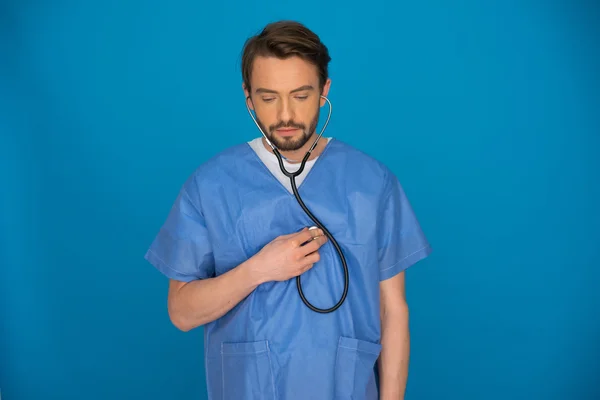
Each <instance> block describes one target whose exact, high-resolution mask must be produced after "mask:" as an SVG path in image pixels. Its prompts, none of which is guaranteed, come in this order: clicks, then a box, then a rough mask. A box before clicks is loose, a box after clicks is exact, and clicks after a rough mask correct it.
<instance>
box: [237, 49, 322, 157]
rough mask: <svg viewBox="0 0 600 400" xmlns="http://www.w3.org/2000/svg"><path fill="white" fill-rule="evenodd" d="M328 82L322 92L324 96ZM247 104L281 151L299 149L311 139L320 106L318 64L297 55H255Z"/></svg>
mask: <svg viewBox="0 0 600 400" xmlns="http://www.w3.org/2000/svg"><path fill="white" fill-rule="evenodd" d="M329 85H330V82H329V81H327V83H326V85H325V87H324V89H323V95H324V96H327V91H328V90H329ZM251 86H252V93H248V92H247V91H246V90H245V93H246V96H249V95H250V96H251V101H250V102H249V106H250V107H251V108H252V109H254V112H255V114H256V120H257V122H258V124H259V125H260V127H261V129H262V130H263V132H265V134H266V135H267V137H268V138H269V140H270V141H271V142H272V143H273V144H274V145H275V146H276V147H277V148H278V149H279V150H282V151H293V150H298V149H300V148H302V146H304V145H305V144H306V143H307V142H308V140H309V139H310V138H311V136H312V135H313V133H314V132H315V129H316V127H317V123H318V121H319V108H320V106H322V105H323V102H324V100H322V99H321V97H320V95H321V93H320V92H319V75H318V71H317V67H316V66H314V65H312V64H310V63H308V62H306V61H304V60H302V59H300V58H298V57H292V58H288V59H286V60H280V59H278V58H275V57H257V58H256V59H255V60H254V65H253V69H252V73H251Z"/></svg>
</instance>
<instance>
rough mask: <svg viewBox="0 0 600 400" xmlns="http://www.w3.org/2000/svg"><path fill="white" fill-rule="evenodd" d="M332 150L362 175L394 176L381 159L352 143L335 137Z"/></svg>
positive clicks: (386, 177)
mask: <svg viewBox="0 0 600 400" xmlns="http://www.w3.org/2000/svg"><path fill="white" fill-rule="evenodd" d="M331 144H332V145H333V146H332V151H333V152H334V153H335V154H336V155H338V156H341V157H343V158H344V159H345V163H346V165H348V167H349V168H350V169H352V170H357V172H360V174H361V175H362V176H368V175H371V176H372V177H381V178H383V179H389V178H390V177H393V176H394V173H393V172H392V171H391V169H390V168H389V167H388V166H387V165H386V164H385V163H384V162H382V161H381V160H379V159H378V158H376V157H375V156H373V155H372V154H369V153H368V152H367V151H365V150H363V149H360V148H358V147H356V146H354V145H352V144H349V143H347V142H344V141H343V140H339V139H336V140H335V141H334V142H333V141H332V143H331Z"/></svg>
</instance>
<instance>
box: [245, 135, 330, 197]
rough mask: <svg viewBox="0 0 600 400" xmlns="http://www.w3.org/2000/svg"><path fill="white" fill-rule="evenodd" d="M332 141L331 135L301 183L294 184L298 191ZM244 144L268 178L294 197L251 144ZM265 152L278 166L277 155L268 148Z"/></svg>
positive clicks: (312, 172)
mask: <svg viewBox="0 0 600 400" xmlns="http://www.w3.org/2000/svg"><path fill="white" fill-rule="evenodd" d="M333 141H335V138H333V137H331V138H329V140H328V141H327V144H326V145H325V147H324V148H323V151H322V152H321V154H319V156H318V157H317V158H316V159H315V160H314V164H313V166H312V167H311V169H310V171H308V173H307V174H306V176H305V177H304V180H303V181H302V183H301V184H300V185H298V184H296V187H297V188H298V192H300V190H301V188H303V187H304V186H305V185H306V184H307V181H308V180H309V179H310V177H311V176H312V175H314V170H315V169H316V168H318V166H319V164H321V160H322V158H323V156H325V154H326V153H327V151H328V150H329V148H330V147H331V144H332V142H333ZM261 145H262V146H264V144H263V143H261ZM246 146H247V149H248V150H250V152H251V153H252V154H253V156H254V159H255V161H257V162H258V163H259V164H260V166H261V167H262V169H263V170H264V171H265V172H266V173H267V174H268V175H269V178H270V180H273V181H275V183H276V184H277V186H278V187H279V188H281V189H282V190H283V191H284V192H285V193H286V194H287V195H288V196H291V197H294V198H295V196H294V193H290V191H289V190H288V189H287V187H285V186H284V185H283V184H282V183H281V181H280V180H279V179H277V177H276V176H275V175H273V172H272V171H271V170H270V169H269V168H268V167H267V166H266V165H265V163H264V161H263V160H262V159H261V158H260V156H259V155H258V154H256V151H254V149H253V148H252V146H251V145H250V143H246ZM267 152H268V153H269V155H270V156H272V157H274V158H275V161H277V168H280V167H279V161H278V160H277V156H276V155H275V154H273V153H271V152H269V151H268V150H267ZM284 160H285V159H284ZM286 178H287V177H286ZM287 179H288V180H289V179H290V178H287ZM290 183H291V182H290Z"/></svg>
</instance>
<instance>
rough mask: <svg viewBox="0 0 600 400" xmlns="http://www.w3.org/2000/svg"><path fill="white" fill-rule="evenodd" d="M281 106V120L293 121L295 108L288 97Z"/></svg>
mask: <svg viewBox="0 0 600 400" xmlns="http://www.w3.org/2000/svg"><path fill="white" fill-rule="evenodd" d="M279 104H280V107H279V120H280V121H285V122H287V121H291V120H292V119H293V118H294V109H293V107H292V104H291V103H290V101H289V100H288V99H283V100H282V101H281V102H280V103H279Z"/></svg>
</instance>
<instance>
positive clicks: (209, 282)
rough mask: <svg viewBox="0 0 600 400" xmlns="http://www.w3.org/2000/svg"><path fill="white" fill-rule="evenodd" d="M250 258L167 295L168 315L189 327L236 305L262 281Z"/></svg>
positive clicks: (185, 329) (182, 325)
mask: <svg viewBox="0 0 600 400" xmlns="http://www.w3.org/2000/svg"><path fill="white" fill-rule="evenodd" d="M251 262H252V261H251V260H249V261H247V262H245V263H243V264H241V265H239V266H238V267H236V268H233V269H232V270H230V271H228V272H226V273H225V274H223V275H219V276H217V277H215V278H210V279H203V280H197V281H192V282H188V283H186V284H184V285H182V286H181V287H179V288H178V289H177V290H174V291H173V293H171V294H170V296H169V315H170V316H171V320H172V321H173V323H174V324H175V326H177V327H178V328H179V329H181V330H183V331H189V330H191V329H194V328H196V327H198V326H201V325H204V324H206V323H208V322H211V321H214V320H216V319H218V318H220V317H222V316H223V315H224V314H226V313H227V312H228V311H229V310H231V309H232V308H233V307H235V306H236V305H237V304H238V303H239V302H240V301H242V300H243V299H244V298H245V297H246V296H248V295H249V294H250V293H252V291H253V290H254V289H256V287H257V286H258V285H259V284H260V283H261V282H260V281H259V280H258V276H257V275H256V274H254V273H253V268H252V265H251Z"/></svg>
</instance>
